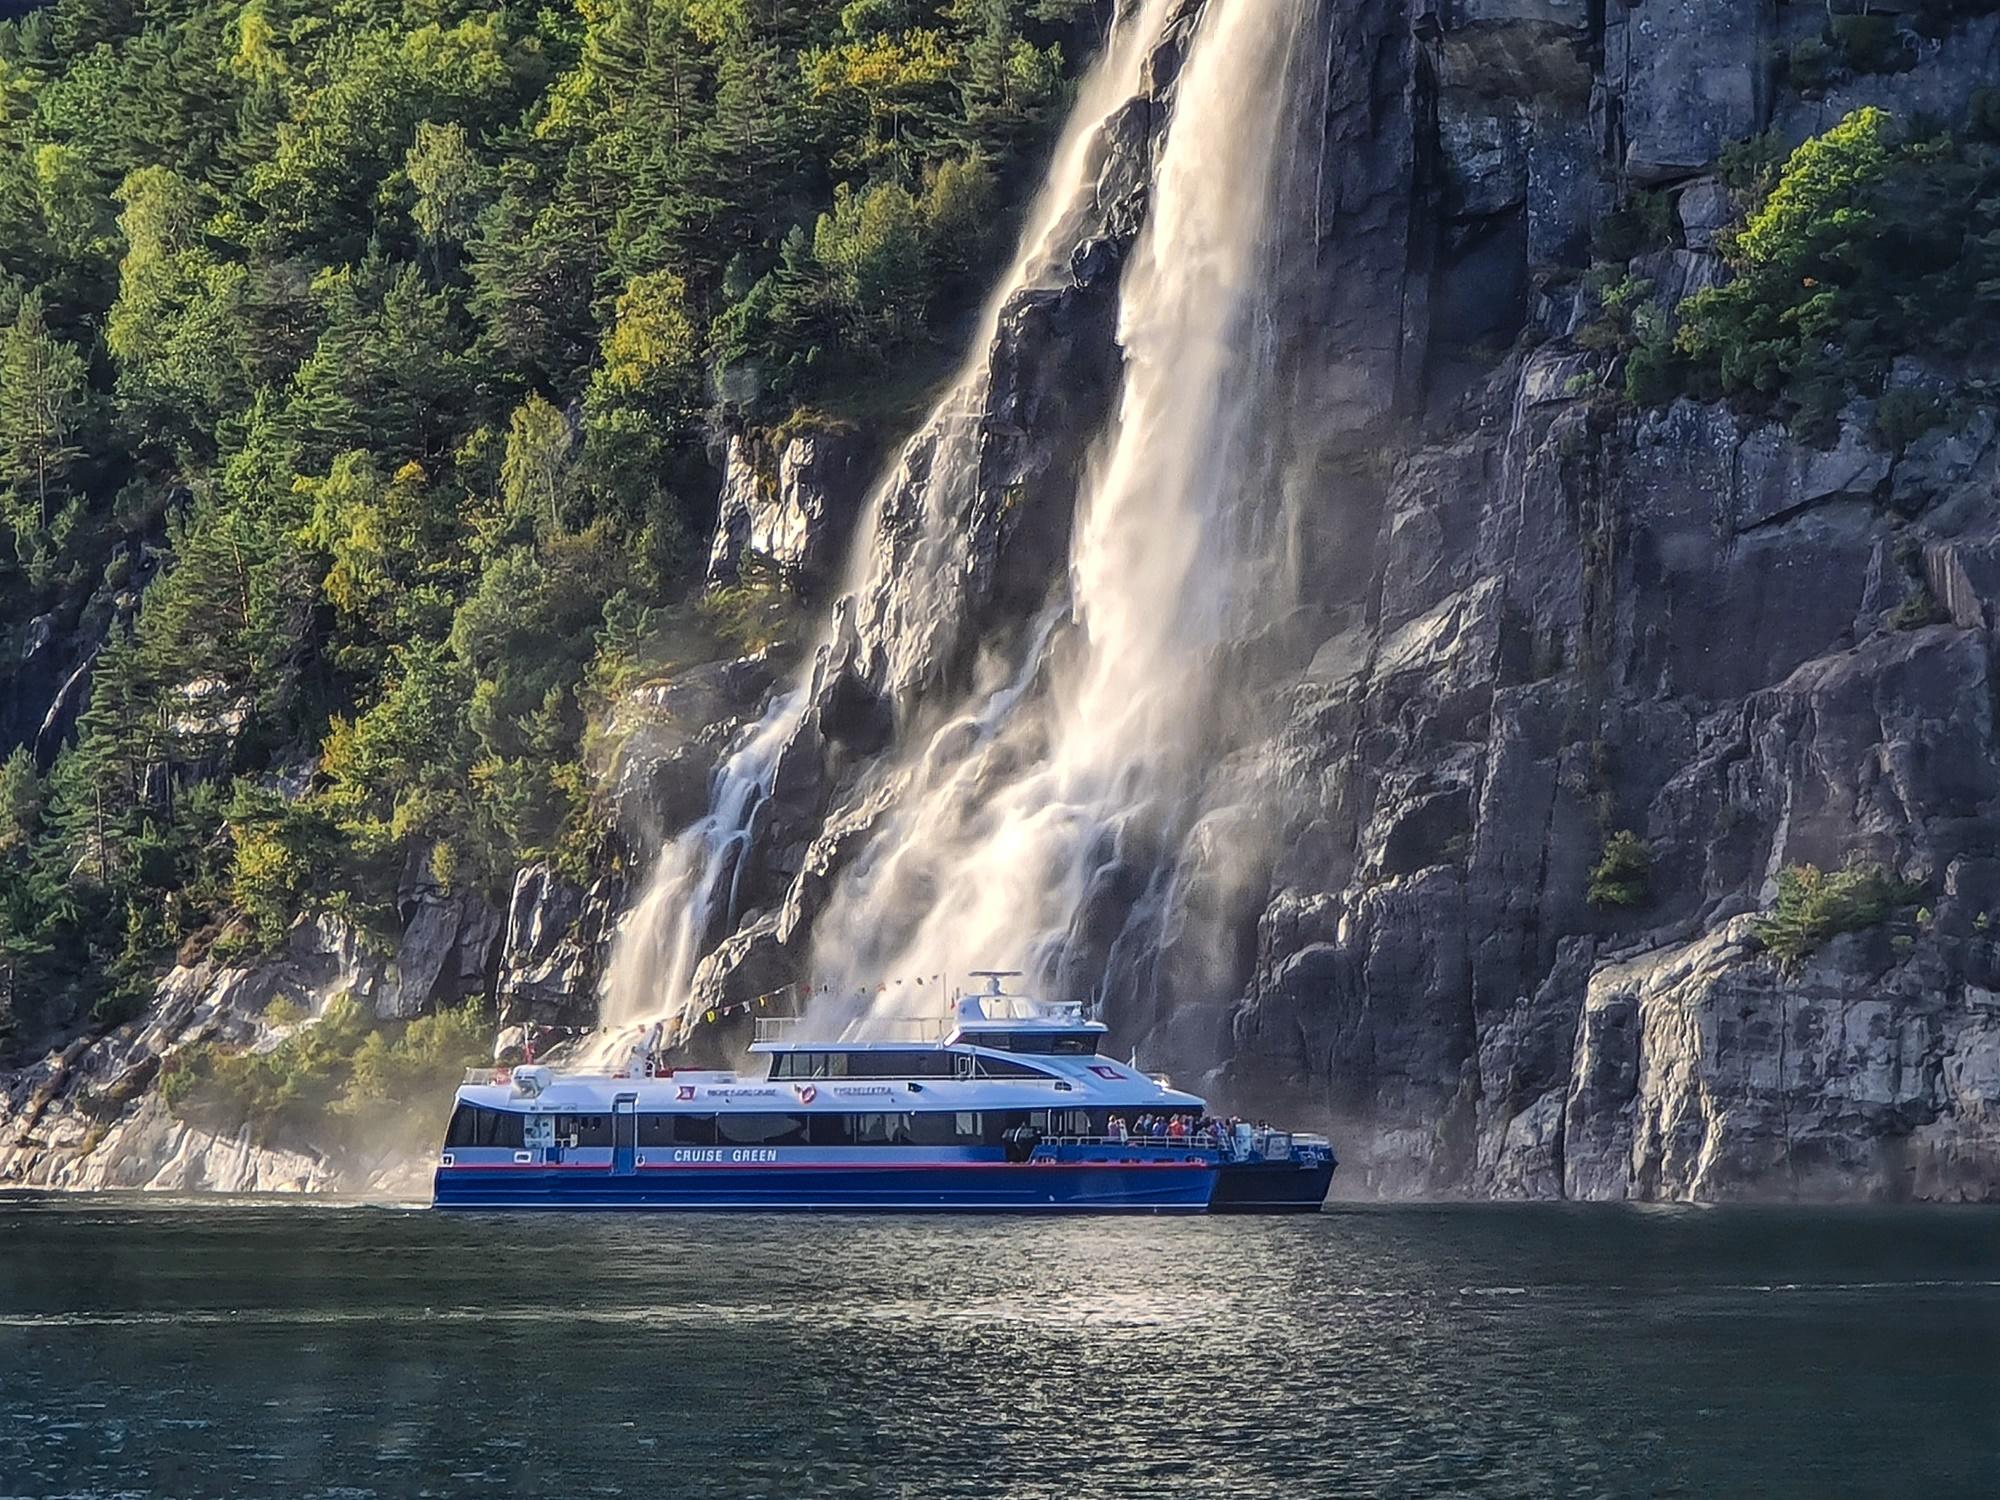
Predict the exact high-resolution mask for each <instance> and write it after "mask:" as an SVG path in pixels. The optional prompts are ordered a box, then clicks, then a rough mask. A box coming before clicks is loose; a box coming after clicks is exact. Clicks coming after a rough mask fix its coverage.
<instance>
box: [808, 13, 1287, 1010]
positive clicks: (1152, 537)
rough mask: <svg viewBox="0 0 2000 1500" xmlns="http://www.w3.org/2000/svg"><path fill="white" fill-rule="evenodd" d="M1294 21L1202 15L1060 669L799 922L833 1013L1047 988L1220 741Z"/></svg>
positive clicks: (1267, 368) (1125, 326) (912, 794)
mask: <svg viewBox="0 0 2000 1500" xmlns="http://www.w3.org/2000/svg"><path fill="white" fill-rule="evenodd" d="M1307 9H1308V7H1307V5H1306V4H1305V3H1304V0H1218V3H1215V4H1212V5H1211V6H1210V7H1209V10H1208V12H1207V15H1206V17H1205V19H1204V21H1203V23H1202V26H1201V29H1200V31H1199V32H1198V33H1197V38H1196V41H1195V43H1194V47H1193V51H1192V54H1191V56H1190V57H1189V59H1188V61H1187V64H1186V67H1185V70H1184V72H1183V74H1182V76H1181V80H1180V83H1179V91H1178V95H1177V98H1176V101H1175V105H1174V110H1173V121H1172V124H1171V126H1170V127H1169V132H1168V136H1167V141H1166V147H1165V152H1164V155H1163V156H1162V158H1161V160H1160V162H1159V165H1158V170H1157V175H1156V180H1155V188H1154V198H1153V208H1152V213H1151V215H1150V217H1149V219H1148V221H1147V227H1146V229H1145V230H1144V231H1143V233H1142V236H1141V239H1140V242H1139V245H1138V247H1137V249H1136V252H1135V255H1134V258H1133V261H1132V263H1131V265H1130V266H1129V268H1128V270H1127V272H1126V275H1125V280H1124V285H1123V291H1122V301H1121V310H1120V327H1119V333H1120V342H1121V343H1122V345H1123V348H1124V352H1125V357H1126V365H1125V383H1124V389H1123V395H1122V399H1121V405H1120V408H1119V410H1118V412H1117V415H1116V417H1115V419H1114V422H1113V425H1112V427H1111V430H1110V431H1109V432H1108V433H1107V435H1106V439H1105V441H1104V444H1103V446H1102V448H1101V450H1100V452H1099V454H1098V457H1097V461H1096V462H1095V464H1094V465H1093V472H1092V475H1091V478H1090V480H1089V482H1088V484H1087V488H1086V492H1085V496H1084V498H1083V500H1082V502H1081V504H1080V507H1079V519H1078V526H1077V529H1076V532H1075V536H1074V541H1073V548H1072V558H1071V569H1070V590H1071V600H1072V604H1071V610H1072V612H1073V617H1074V621H1075V625H1076V627H1077V635H1078V640H1077V642H1076V645H1077V649H1076V650H1075V651H1073V652H1071V653H1068V654H1067V656H1066V657H1065V659H1064V660H1063V662H1062V664H1061V665H1060V667H1058V668H1057V669H1055V671H1054V673H1053V680H1052V682H1051V685H1050V687H1049V690H1048V692H1047V695H1046V697H1045V698H1044V699H1043V700H1042V701H1040V702H1038V703H1036V704H1034V705H1032V707H1031V708H1029V709H1027V710H1017V709H1016V708H1015V706H1014V704H1013V703H1012V702H1011V701H1010V702H1008V703H1006V704H1005V705H1004V706H1003V705H1002V704H1001V703H1000V702H999V701H998V700H997V699H996V700H993V701H990V702H988V703H987V704H984V705H981V706H980V707H978V708H975V709H973V710H972V711H970V712H969V713H968V714H967V715H966V716H964V717H961V718H960V719H959V720H957V721H955V722H954V723H953V724H951V725H950V726H948V727H947V728H946V729H945V730H943V731H940V733H939V735H938V736H937V737H936V738H934V740H933V742H932V744H931V746H930V747H928V748H927V749H926V750H925V751H924V752H923V753H921V754H920V755H919V756H917V758H916V759H915V761H914V762H913V770H912V778H913V783H914V784H913V785H912V786H911V787H910V788H909V790H908V792H907V793H906V795H905V797H904V800H903V802H902V804H901V805H900V807H899V808H898V810H897V812H896V814H895V815H894V817H893V819H892V820H891V821H890V823H889V824H888V826H887V827H886V828H885V829H884V831H883V832H882V834H881V835H879V836H878V837H877V839H876V840H875V841H874V843H873V845H872V846H871V847H870V849H869V850H868V851H867V852H866V853H865V854H864V855H863V856H862V857H861V859H860V860H858V861H857V863H856V864H855V865H854V866H853V867H852V868H851V869H850V870H849V872H848V873H847V875H846V877H845V878H844V879H843V880H842V882H841V883H840V885H839V887H838V889H837V891H836V893H835V896H834V898H833V900H832V901H831V902H830V904H829V905H828V907H827V908H826V910H825V911H824V912H823V913H822V915H821V917H820V919H819V922H818V923H817V925H816V946H815V950H814V965H813V970H814V974H815V977H816V978H819V979H821V980H826V981H831V984H832V988H833V989H834V990H836V991H837V992H840V993H852V992H854V990H856V989H859V988H862V987H865V986H867V985H868V983H869V982H870V980H871V979H873V978H874V977H876V976H880V975H883V974H898V975H909V974H936V973H945V974H958V973H963V972H965V971H967V970H971V969H975V968H981V967H989V966H994V965H1000V966H1006V967H1028V968H1031V969H1034V970H1036V971H1037V978H1038V979H1040V980H1046V979H1048V978H1049V977H1050V975H1051V974H1052V973H1053V972H1054V971H1055V970H1056V969H1058V968H1059V967H1060V965H1061V963H1062V961H1063V959H1064V956H1065V955H1064V952H1063V950H1064V949H1065V948H1066V947H1068V946H1070V945H1072V944H1073V943H1074V942H1075V941H1076V940H1077V934H1076V928H1077V925H1078V923H1079V921H1080V920H1083V919H1085V918H1087V916H1088V915H1089V906H1090V902H1091V897H1092V893H1093V888H1094V886H1095V885H1097V884H1098V883H1100V882H1102V881H1104V880H1105V879H1107V877H1110V878H1113V879H1116V878H1117V877H1118V874H1119V872H1121V871H1122V872H1123V876H1124V878H1125V879H1126V880H1127V881H1128V882H1130V881H1134V880H1136V881H1138V882H1140V883H1141V884H1142V885H1143V884H1146V883H1149V882H1152V881H1156V880H1157V879H1158V874H1157V872H1158V871H1159V870H1160V869H1162V868H1163V867H1164V865H1165V863H1166V862H1167V856H1168V855H1169V854H1170V852H1171V848H1172V846H1173V845H1174V844H1175V843H1176V842H1177V841H1178V839H1179V838H1180V837H1181V836H1182V835H1184V834H1185V832H1186V828H1187V824H1188V821H1189V819H1190V818H1191V817H1192V816H1194V815H1195V798H1194V795H1193V794H1194V791H1195V781H1196V779H1197V778H1198V777H1199V775H1200V773H1201V772H1202V771H1203V769H1204V768H1205V767H1206V766H1207V765H1208V764H1209V763H1210V761H1211V759H1212V757H1213V756H1214V754H1215V753H1216V752H1217V751H1218V749H1221V748H1226V747H1227V745H1228V743H1229V739H1228V734H1227V729H1226V726H1219V725H1217V724H1216V723H1215V722H1214V718H1213V715H1214V711H1215V707H1216V702H1217V695H1216V691H1215V690H1216V687H1217V683H1216V681H1215V675H1216V672H1217V670H1218V669H1217V666H1216V658H1217V652H1218V648H1219V647H1221V646H1223V645H1225V644H1226V643H1228V642H1231V641H1234V640H1239V639H1242V638H1243V637H1244V635H1245V634H1246V633H1247V631H1248V630H1249V629H1250V628H1252V627H1253V626H1254V625H1255V624H1257V623H1259V622H1260V621H1262V620H1267V619H1269V618H1271V617H1272V615H1273V614H1274V613H1275V611H1276V609H1277V608H1279V607H1281V605H1282V600H1283V599H1284V597H1286V596H1287V594H1288V590H1287V589H1286V588H1285V586H1284V584H1283V581H1282V578H1281V577H1280V576H1278V575H1277V574H1276V573H1275V572H1274V562H1273V559H1272V558H1270V557H1269V556H1267V555H1265V549H1264V548H1263V547H1262V546H1261V545H1260V543H1259V541H1258V537H1259V532H1258V529H1257V527H1255V526H1254V525H1252V524H1249V523H1248V522H1247V521H1246V517H1250V516H1254V515H1255V514H1256V513H1257V512H1258V511H1259V510H1260V509H1262V508H1265V507H1264V506H1263V500H1264V497H1263V496H1262V495H1261V494H1260V493H1258V490H1259V487H1261V486H1268V485H1269V484H1270V483H1271V475H1272V474H1273V473H1274V472H1275V468H1276V465H1275V464H1274V463H1273V462H1271V461H1268V459H1269V453H1268V449H1269V445H1270V444H1271V443H1272V442H1273V441H1274V439H1273V436H1272V434H1271V432H1270V431H1269V428H1270V426H1272V425H1282V424H1272V423H1271V421H1270V419H1271V413H1272V411H1273V410H1274V408H1275V407H1276V406H1277V405H1278V404H1279V403H1278V402H1276V401H1275V400H1273V399H1272V398H1273V396H1274V394H1275V393H1274V392H1273V391H1272V390H1271V383H1272V378H1273V375H1274V372H1275V347H1276V344H1277V342H1278V340H1277V338H1276V336H1275V330H1274V329H1273V328H1272V327H1271V306H1272V298H1273V296H1274V291H1273V281H1274V272H1275V268H1276V264H1277V261H1278V255H1277V250H1276V247H1275V244H1274V235H1275V230H1276V227H1277V224H1278V214H1277V200H1278V197H1279V191H1278V190H1279V185H1280V179H1281V176H1282V169H1283V167H1284V165H1285V160H1286V159H1285V149H1286V144H1287V139H1288V137H1289V136H1290V134H1291V132H1292V127H1293V123H1294V121H1293V117H1292V112H1291V109H1290V108H1289V107H1288V101H1287V100H1286V99H1284V98H1283V97H1281V96H1282V95H1283V94H1284V93H1285V90H1286V86H1287V85H1288V84H1289V83H1290V82H1291V81H1292V80H1293V79H1294V77H1295V70H1294V68H1293V67H1292V65H1291V64H1292V60H1293V57H1294V52H1295V49H1296V48H1297V47H1298V46H1299V45H1300V43H1301V40H1302V38H1303V35H1304V31H1305V14H1306V11H1307ZM1033 667H1034V663H1033V661H1032V660H1031V661H1030V662H1029V663H1027V664H1026V665H1025V666H1024V668H1023V671H1024V672H1025V671H1031V670H1033ZM1018 692H1019V684H1018V681H1017V682H1016V683H1012V684H1010V685H1009V687H1008V689H1007V693H1008V694H1009V695H1013V696H1018ZM968 725H969V726H970V729H971V733H970V734H968ZM968 740H969V741H970V748H969V749H968V748H964V747H965V746H966V745H967V742H968ZM947 741H948V742H949V745H950V747H951V748H950V749H949V750H947V748H946V745H947ZM1137 895H1138V893H1137V892H1134V891H1131V890H1127V891H1126V892H1125V893H1124V896H1123V898H1122V899H1123V901H1124V904H1125V905H1127V906H1129V905H1130V904H1131V903H1132V901H1133V900H1134V899H1136V896H1137ZM1114 904H1115V903H1114ZM1099 946H1100V948H1101V947H1102V945H1101V944H1100V945H1099ZM1064 998H1070V997H1067V996H1065V997H1064Z"/></svg>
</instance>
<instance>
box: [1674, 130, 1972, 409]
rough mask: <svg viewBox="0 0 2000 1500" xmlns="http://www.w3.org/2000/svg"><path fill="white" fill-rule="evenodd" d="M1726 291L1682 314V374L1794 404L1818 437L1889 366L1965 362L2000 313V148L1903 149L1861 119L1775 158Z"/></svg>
mask: <svg viewBox="0 0 2000 1500" xmlns="http://www.w3.org/2000/svg"><path fill="white" fill-rule="evenodd" d="M1724 254H1725V258H1726V260H1727V261H1728V264H1729V269H1730V272H1731V279H1730V280H1729V281H1728V282H1727V283H1726V284H1725V285H1722V286H1718V287H1711V288H1708V289H1706V290H1704V291H1701V292H1698V293H1696V294H1695V295H1694V296H1693V297H1690V298H1689V299H1688V300H1687V301H1686V302H1685V303H1683V304H1682V306H1681V308H1680V310H1679V311H1680V320H1681V321H1680V328H1679V331H1678V333H1677V335H1676V339H1675V347H1676V350H1677V352H1678V353H1679V355H1680V356H1681V358H1682V359H1683V360H1684V361H1685V362H1686V364H1687V366H1688V369H1689V371H1690V375H1691V378H1692V379H1693V380H1694V381H1695V382H1696V383H1697V385H1700V384H1712V385H1713V386H1714V387H1715V388H1716V389H1717V390H1719V391H1720V392H1721V393H1724V394H1731V395H1735V394H1755V395H1761V396H1766V397H1771V398H1776V399H1780V400H1783V401H1786V402H1788V403H1790V404H1791V406H1792V407H1793V408H1794V409H1795V410H1797V411H1798V412H1799V413H1800V415H1801V418H1802V424H1801V425H1802V426H1804V427H1807V428H1816V429H1818V430H1821V431H1823V430H1824V428H1825V424H1826V422H1827V420H1828V419H1829V418H1830V417H1831V415H1832V414H1833V413H1834V412H1836V411H1838V410H1839V408H1840V406H1841V405H1843V404H1844V402H1845V401H1846V399H1847V397H1848V396H1849V395H1850V394H1852V393H1853V392H1855V391H1857V390H1858V391H1869V392H1872V391H1875V390H1878V389H1879V388H1880V386H1881V382H1882V380H1883V377H1884V376H1885V375H1886V374H1887V373H1888V369H1889V366H1890V363H1891V362H1892V361H1893V360H1894V359H1895V358H1896V356H1898V355H1899V354H1905V353H1911V352H1916V351H1919V350H1921V351H1924V352H1926V353H1927V354H1930V355H1932V356H1933V357H1936V356H1944V357H1952V356H1962V355H1965V354H1968V353H1970V352H1973V351H1974V350H1975V349H1977V348H1979V347H1981V346H1982V345H1983V344H1985V343H1987V342H1988V341H1989V340H1990V338H1991V331H1990V330H1991V319H1992V317H1993V315H1994V313H1995V312H1996V311H2000V149H1996V148H1995V146H1993V145H1992V144H1990V143H1988V142H1986V141H1983V140H1979V139H1975V138H1974V133H1972V132H1967V133H1964V134H1961V135H1957V136H1949V135H1939V136H1926V137H1921V138H1909V137H1907V136H1905V135H1904V134H1903V133H1902V132H1900V131H1899V129H1898V127H1897V125H1896V122H1895V121H1894V120H1893V119H1892V118H1891V117H1890V116H1889V115H1888V114H1887V113H1885V112H1884V111H1882V110H1880V109H1874V108H1868V109H1860V110H1856V111H1855V112H1854V113H1853V114H1851V115H1849V116H1848V117H1847V118H1846V119H1844V120H1842V121H1841V122H1840V123H1839V124H1838V125H1836V126H1835V127H1834V128H1833V129H1831V130H1829V131H1828V132H1826V134H1824V135H1821V136H1817V137H1815V138H1813V139H1812V140H1809V141H1807V142H1805V144H1803V145H1802V146H1800V147H1799V148H1798V149H1797V150H1796V151H1794V152H1793V153H1792V154H1791V157H1790V158H1789V159H1788V160H1787V161H1786V163H1785V165H1784V168H1783V170H1782V171H1781V172H1780V173H1779V174H1778V178H1777V181H1776V184H1775V186H1773V187H1772V188H1771V190H1770V192H1769V194H1768V196H1766V197H1764V199H1763V201H1762V202H1761V203H1759V204H1757V205H1756V206H1755V207H1754V208H1753V210H1752V211H1751V213H1750V215H1749V217H1748V219H1747V221H1746V222H1745V223H1744V225H1743V227H1742V228H1741V229H1740V230H1739V231H1737V232H1736V233H1735V234H1734V235H1733V236H1728V237H1726V238H1725V242H1724Z"/></svg>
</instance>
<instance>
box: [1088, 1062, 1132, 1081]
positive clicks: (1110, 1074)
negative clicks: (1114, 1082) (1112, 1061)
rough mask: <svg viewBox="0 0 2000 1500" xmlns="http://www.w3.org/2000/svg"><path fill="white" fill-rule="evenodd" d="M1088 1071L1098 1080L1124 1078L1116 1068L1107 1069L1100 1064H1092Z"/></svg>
mask: <svg viewBox="0 0 2000 1500" xmlns="http://www.w3.org/2000/svg"><path fill="white" fill-rule="evenodd" d="M1090 1071H1091V1072H1093V1073H1095V1074H1096V1075H1097V1076H1098V1077H1099V1078H1123V1077H1124V1076H1125V1075H1124V1074H1123V1073H1121V1072H1119V1071H1118V1070H1117V1069H1116V1068H1107V1067H1105V1066H1104V1065H1103V1064H1102V1063H1092V1064H1091V1065H1090Z"/></svg>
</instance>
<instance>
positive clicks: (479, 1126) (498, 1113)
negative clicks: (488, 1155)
mask: <svg viewBox="0 0 2000 1500" xmlns="http://www.w3.org/2000/svg"><path fill="white" fill-rule="evenodd" d="M461 1107H462V1108H467V1109H470V1110H471V1111H472V1119H471V1120H470V1121H469V1122H468V1123H469V1126H470V1129H471V1137H472V1138H471V1139H470V1140H466V1141H458V1140H456V1139H454V1144H460V1145H467V1146H511V1147H513V1148H514V1149H515V1150H519V1149H520V1147H521V1142H522V1135H521V1117H520V1116H519V1115H516V1114H509V1113H508V1112H507V1111H505V1110H500V1109H482V1108H480V1107H479V1106H478V1105H465V1106H461ZM460 1129H461V1127H460V1125H459V1122H458V1121H457V1120H456V1119H454V1120H453V1121H452V1131H453V1135H454V1137H456V1136H457V1135H458V1133H459V1132H460Z"/></svg>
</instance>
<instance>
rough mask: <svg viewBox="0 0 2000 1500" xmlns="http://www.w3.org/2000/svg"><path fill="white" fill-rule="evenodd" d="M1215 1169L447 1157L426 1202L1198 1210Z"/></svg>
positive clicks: (1187, 1164)
mask: <svg viewBox="0 0 2000 1500" xmlns="http://www.w3.org/2000/svg"><path fill="white" fill-rule="evenodd" d="M1215 1181H1216V1169H1215V1167H1214V1165H1213V1164H1212V1163H1209V1162H1204V1161H1199V1160H1195V1161H1177V1162H1171V1163H1120V1162H1090V1163H1081V1162H1021V1163H1015V1162H980V1163H938V1164H935V1165H930V1164H925V1165H915V1164H912V1165H907V1166H895V1167H878V1166H859V1165H856V1166H845V1165H833V1164H828V1165H824V1166H822V1165H808V1164H798V1165H786V1166H783V1167H775V1166H768V1165H767V1166H751V1167H736V1166H724V1167H661V1168H649V1167H642V1168H640V1169H638V1170H636V1171H633V1172H630V1173H617V1172H614V1171H612V1170H610V1169H609V1168H603V1167H594V1166H591V1167H582V1166H553V1167H551V1166H539V1165H537V1166H454V1167H441V1168H439V1169H438V1173H437V1177H436V1181H435V1186H434V1188H433V1194H434V1202H435V1204H436V1206H437V1207H439V1208H450V1209H558V1210H583V1209H668V1210H671V1209H682V1210H700V1211H713V1212H719V1211H727V1210H756V1211H764V1212H769V1211H773V1210H787V1209H797V1210H819V1211H836V1212H862V1211H878V1212H894V1213H915V1212H946V1213H949V1212H958V1213H977V1212H989V1213H990V1212H1009V1213H1203V1212H1206V1211H1207V1209H1208V1203H1209V1197H1210V1195H1211V1194H1212V1193H1213V1191H1214V1188H1215Z"/></svg>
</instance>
